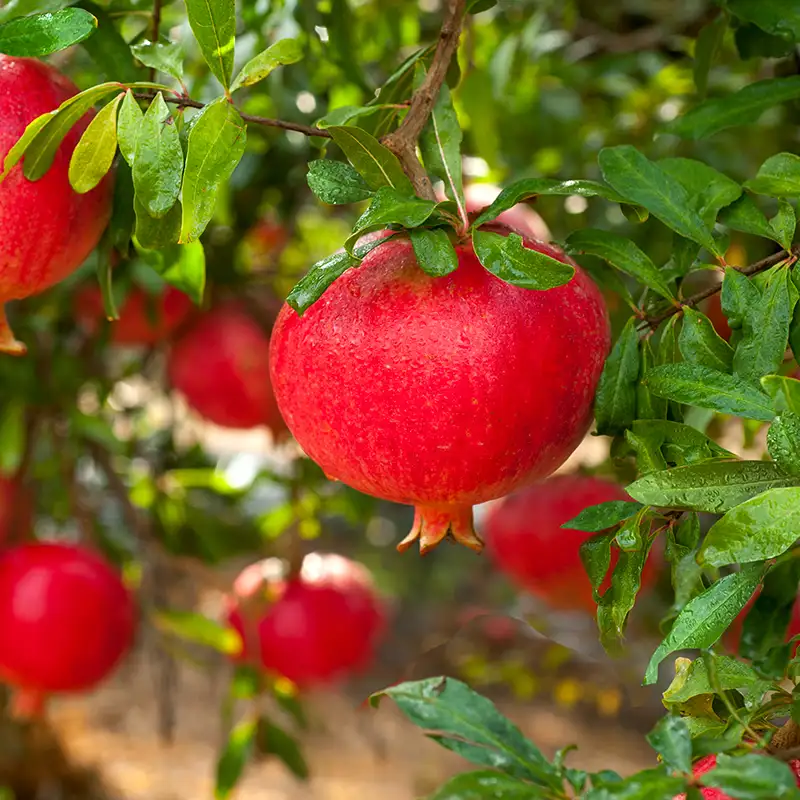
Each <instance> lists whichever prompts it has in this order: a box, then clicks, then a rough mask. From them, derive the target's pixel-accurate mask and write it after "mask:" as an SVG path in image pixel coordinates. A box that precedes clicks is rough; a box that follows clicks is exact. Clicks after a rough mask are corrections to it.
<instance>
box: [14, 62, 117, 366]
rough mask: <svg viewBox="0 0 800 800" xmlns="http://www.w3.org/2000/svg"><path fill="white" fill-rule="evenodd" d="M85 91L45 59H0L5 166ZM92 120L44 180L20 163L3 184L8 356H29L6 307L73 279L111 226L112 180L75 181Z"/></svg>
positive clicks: (67, 143)
mask: <svg viewBox="0 0 800 800" xmlns="http://www.w3.org/2000/svg"><path fill="white" fill-rule="evenodd" d="M77 91H78V90H77V88H76V87H75V86H74V84H73V83H72V82H71V81H70V80H69V79H68V78H66V77H65V76H63V75H61V74H60V73H59V72H57V71H56V70H55V69H53V68H52V67H50V66H48V65H47V64H43V63H42V62H41V61H36V60H35V59H31V58H10V57H8V56H4V55H0V163H2V161H3V160H4V159H5V157H6V155H7V154H8V151H9V150H10V149H11V147H12V146H13V145H14V143H15V142H16V141H17V139H19V137H20V136H22V133H23V132H24V130H25V127H26V126H27V125H28V123H29V122H31V121H32V120H34V119H35V118H36V117H38V116H40V115H41V114H44V113H46V112H48V111H52V110H53V109H55V108H57V107H58V106H59V105H60V104H61V103H62V102H64V100H67V99H68V98H70V97H72V96H73V95H74V94H76V93H77ZM92 116H93V112H89V113H87V114H86V115H84V116H83V117H82V118H81V120H80V121H79V122H78V123H77V124H76V125H74V126H73V128H72V129H71V130H70V131H69V133H68V134H67V135H66V137H65V138H64V141H63V142H62V144H61V146H60V147H59V149H58V152H57V153H56V156H55V160H54V161H53V166H52V167H51V168H50V170H49V171H48V172H47V174H45V175H44V177H43V178H41V179H40V180H38V181H35V182H31V181H29V180H27V178H25V176H24V175H23V173H22V165H21V164H17V165H16V166H15V167H14V168H13V169H12V170H11V171H10V172H9V174H8V176H7V177H6V178H5V180H4V181H3V183H2V184H1V185H0V229H1V230H2V231H3V235H2V237H0V352H5V353H11V354H16V355H21V354H23V353H24V352H25V346H24V345H23V344H22V343H21V342H18V341H17V340H16V339H15V338H14V335H13V333H12V332H11V329H10V328H9V326H8V322H7V320H6V316H5V312H4V311H3V306H4V304H5V303H6V302H8V301H9V300H18V299H20V298H23V297H28V296H30V295H33V294H38V293H39V292H41V291H43V290H44V289H47V288H48V287H49V286H52V285H53V284H54V283H57V282H58V281H60V280H62V279H64V278H66V277H67V275H69V274H71V273H72V272H73V271H74V270H75V269H76V268H77V267H78V266H80V264H81V263H82V262H83V261H84V259H85V258H86V257H87V256H88V255H89V253H91V251H92V250H93V249H94V248H95V246H96V245H97V243H98V241H99V240H100V236H101V234H102V233H103V230H104V229H105V227H106V223H107V222H108V219H109V216H110V214H111V192H112V179H111V176H110V175H107V176H106V177H105V178H104V179H103V181H101V183H100V185H99V186H97V187H96V188H95V189H93V190H92V191H91V192H88V193H87V194H83V195H79V194H77V193H76V192H74V191H73V190H72V188H71V187H70V185H69V179H68V177H67V170H68V169H69V161H70V158H71V156H72V151H73V150H74V149H75V145H76V144H77V143H78V140H79V139H80V138H81V135H82V134H83V132H84V131H85V130H86V127H87V125H88V124H89V122H90V121H91V119H92Z"/></svg>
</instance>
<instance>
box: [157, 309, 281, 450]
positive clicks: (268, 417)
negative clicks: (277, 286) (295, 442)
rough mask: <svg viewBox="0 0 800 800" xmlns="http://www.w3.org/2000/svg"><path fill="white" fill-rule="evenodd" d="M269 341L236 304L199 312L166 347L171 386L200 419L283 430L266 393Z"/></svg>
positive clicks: (271, 398)
mask: <svg viewBox="0 0 800 800" xmlns="http://www.w3.org/2000/svg"><path fill="white" fill-rule="evenodd" d="M269 358H270V356H269V337H268V336H267V334H266V333H265V332H264V330H263V329H262V328H261V326H260V325H259V324H258V323H257V322H256V321H255V320H254V319H253V318H252V317H251V316H250V315H249V314H248V313H247V311H245V310H244V308H243V307H242V306H240V305H239V304H238V303H235V302H233V303H227V304H224V305H220V306H218V307H217V308H214V309H212V310H211V311H209V312H207V313H205V314H203V315H202V316H200V317H198V319H197V320H196V321H195V322H194V323H193V324H192V325H191V327H189V329H188V330H187V331H186V332H185V333H184V334H183V335H181V336H180V337H179V338H178V339H177V340H176V341H175V342H174V344H173V345H172V349H171V352H170V354H169V363H168V371H169V378H170V381H171V382H172V385H173V386H174V387H175V389H177V390H178V391H179V392H181V394H182V395H183V396H184V397H185V398H186V402H187V403H188V404H189V406H190V407H191V408H193V409H194V410H195V411H196V412H197V413H198V414H200V416H202V417H205V419H207V420H209V421H211V422H213V423H215V424H217V425H222V426H223V427H227V428H254V427H256V426H257V425H266V426H267V427H268V428H270V429H271V430H272V431H273V433H276V434H280V433H281V432H283V431H284V430H285V425H284V423H283V420H282V419H281V415H280V412H279V411H278V407H277V405H276V403H275V397H274V395H273V394H272V388H271V385H270V376H269Z"/></svg>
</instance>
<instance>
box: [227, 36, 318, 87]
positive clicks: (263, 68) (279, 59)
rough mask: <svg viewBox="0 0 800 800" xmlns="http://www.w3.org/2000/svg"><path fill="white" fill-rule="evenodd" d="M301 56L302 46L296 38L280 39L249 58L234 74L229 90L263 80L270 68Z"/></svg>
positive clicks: (270, 70)
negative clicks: (234, 77) (239, 70)
mask: <svg viewBox="0 0 800 800" xmlns="http://www.w3.org/2000/svg"><path fill="white" fill-rule="evenodd" d="M302 57H303V48H302V47H301V46H300V42H299V41H298V40H297V39H281V40H279V41H277V42H274V43H273V44H271V45H270V46H269V47H268V48H267V49H266V50H263V51H262V52H260V53H259V54H258V55H257V56H254V57H253V58H251V59H250V60H249V61H248V62H247V63H246V64H245V65H244V66H243V67H242V69H241V72H239V74H238V75H237V76H236V80H234V82H233V85H232V86H231V92H235V91H236V90H237V89H243V88H244V87H245V86H252V85H253V84H254V83H258V82H259V81H263V80H264V78H266V77H267V75H269V74H270V72H272V70H274V69H276V68H277V67H280V66H284V65H286V64H294V63H296V62H297V61H300V59H301V58H302Z"/></svg>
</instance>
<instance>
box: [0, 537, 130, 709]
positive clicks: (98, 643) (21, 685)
mask: <svg viewBox="0 0 800 800" xmlns="http://www.w3.org/2000/svg"><path fill="white" fill-rule="evenodd" d="M135 620H136V611H135V607H134V603H133V599H132V597H131V595H130V593H129V592H128V590H127V589H126V588H125V586H124V585H123V584H122V581H121V580H120V578H119V576H118V575H117V574H116V572H114V570H113V569H112V568H111V567H110V566H109V565H108V564H107V563H106V561H105V560H104V559H103V558H101V557H100V556H99V555H98V554H96V553H94V552H92V551H90V550H87V549H86V548H83V547H79V546H77V545H73V544H64V543H41V542H37V543H34V544H25V545H20V546H19V547H15V548H13V549H11V550H8V551H7V552H5V553H4V554H3V555H2V556H0V680H2V681H4V682H6V683H9V684H11V685H12V686H13V687H15V689H16V690H17V691H18V692H19V693H20V694H22V695H23V696H25V697H26V698H27V700H26V703H24V705H26V706H27V707H28V708H33V709H35V707H36V706H37V705H40V702H41V699H42V698H44V697H45V696H46V695H49V694H51V693H57V692H80V691H85V690H87V689H91V688H92V687H94V686H95V685H96V684H98V683H99V682H100V681H102V680H103V679H104V678H105V677H106V676H107V675H108V674H109V673H110V672H111V671H112V670H113V668H114V667H115V666H116V665H117V663H118V662H119V661H120V659H121V658H122V657H123V655H125V653H127V651H128V650H129V648H130V646H131V642H132V640H133V634H134V628H135ZM36 698H38V699H39V701H40V702H39V703H37V702H35V699H36Z"/></svg>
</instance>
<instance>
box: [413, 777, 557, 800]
mask: <svg viewBox="0 0 800 800" xmlns="http://www.w3.org/2000/svg"><path fill="white" fill-rule="evenodd" d="M546 796H547V795H545V794H543V793H541V792H540V790H538V789H537V787H535V786H532V785H531V784H530V783H523V782H522V781H520V780H518V779H517V778H514V777H512V776H510V775H503V773H502V772H495V771H494V770H478V771H475V772H464V773H462V774H461V775H456V776H455V778H451V779H450V780H449V781H448V782H447V783H445V784H444V786H442V787H441V788H440V789H439V790H438V791H436V792H434V793H433V794H432V795H430V796H429V797H428V800H487V798H491V800H536V798H538V797H546Z"/></svg>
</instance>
